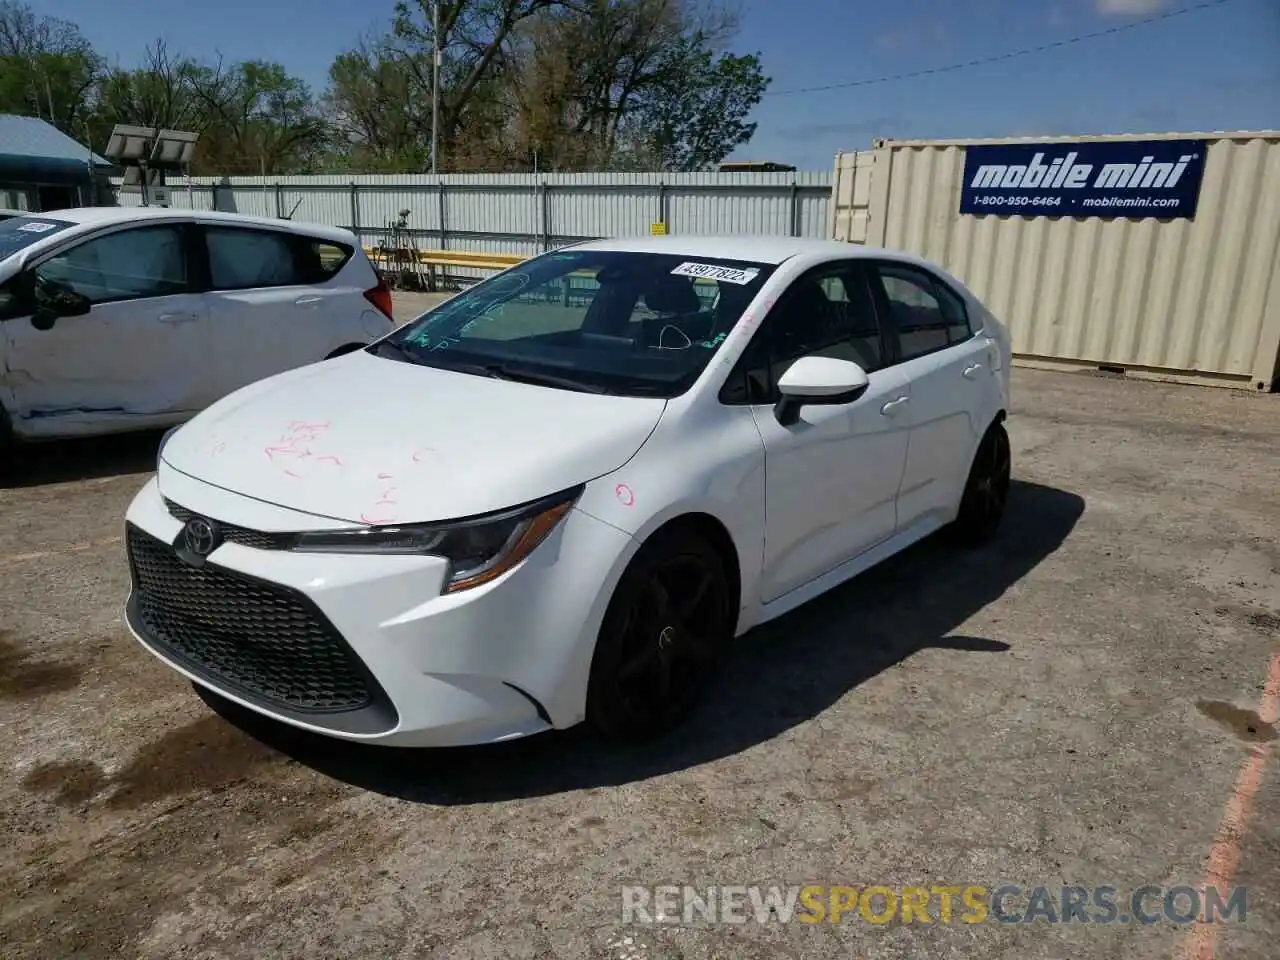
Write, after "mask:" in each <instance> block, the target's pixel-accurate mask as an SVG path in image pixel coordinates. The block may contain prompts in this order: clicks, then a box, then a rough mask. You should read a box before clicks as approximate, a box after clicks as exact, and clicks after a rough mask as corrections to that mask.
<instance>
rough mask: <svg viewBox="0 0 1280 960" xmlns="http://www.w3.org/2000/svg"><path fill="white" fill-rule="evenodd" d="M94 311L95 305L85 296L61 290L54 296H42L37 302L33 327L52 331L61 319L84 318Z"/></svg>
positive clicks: (33, 316) (72, 291)
mask: <svg viewBox="0 0 1280 960" xmlns="http://www.w3.org/2000/svg"><path fill="white" fill-rule="evenodd" d="M92 309H93V303H92V302H91V301H90V300H89V298H88V297H86V296H85V295H84V294H82V293H76V292H75V291H74V290H65V289H64V290H59V291H58V292H57V293H56V294H53V295H52V296H48V295H46V296H42V297H40V298H39V299H38V300H37V306H36V309H35V312H34V313H33V314H32V315H31V325H32V326H33V327H35V328H36V329H37V330H50V329H52V328H53V325H54V323H56V322H57V320H58V318H59V317H83V316H84V315H85V314H87V313H88V312H89V311H90V310H92Z"/></svg>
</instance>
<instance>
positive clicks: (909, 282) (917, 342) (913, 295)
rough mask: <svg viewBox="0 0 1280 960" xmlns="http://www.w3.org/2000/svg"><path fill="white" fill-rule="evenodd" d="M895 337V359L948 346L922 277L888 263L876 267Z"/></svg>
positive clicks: (937, 306)
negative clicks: (896, 346) (897, 353)
mask: <svg viewBox="0 0 1280 960" xmlns="http://www.w3.org/2000/svg"><path fill="white" fill-rule="evenodd" d="M876 270H877V272H878V273H879V275H880V283H881V285H882V286H883V287H884V293H885V297H886V298H887V300H888V303H889V316H890V318H891V321H892V325H893V328H894V329H896V331H897V334H898V349H899V360H902V361H906V360H914V359H915V358H916V357H923V356H926V355H927V354H930V353H934V352H935V351H938V350H942V349H944V348H946V347H948V346H950V344H951V339H950V335H949V334H948V332H947V326H948V324H947V318H946V315H945V314H944V313H943V311H942V304H940V303H939V302H938V297H937V295H936V294H935V293H934V289H933V283H932V281H931V280H930V279H929V277H928V276H927V275H925V274H922V273H918V272H916V271H915V270H911V269H906V268H902V267H898V266H894V265H891V264H880V265H878V266H877V267H876Z"/></svg>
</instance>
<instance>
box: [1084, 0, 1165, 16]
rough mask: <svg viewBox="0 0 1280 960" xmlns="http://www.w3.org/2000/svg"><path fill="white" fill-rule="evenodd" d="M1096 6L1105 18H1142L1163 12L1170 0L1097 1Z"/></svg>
mask: <svg viewBox="0 0 1280 960" xmlns="http://www.w3.org/2000/svg"><path fill="white" fill-rule="evenodd" d="M1096 4H1097V7H1098V12H1099V13H1100V14H1102V15H1103V16H1104V17H1141V16H1146V15H1147V14H1152V13H1158V12H1159V11H1161V10H1163V9H1164V8H1165V7H1167V6H1168V5H1169V0H1096Z"/></svg>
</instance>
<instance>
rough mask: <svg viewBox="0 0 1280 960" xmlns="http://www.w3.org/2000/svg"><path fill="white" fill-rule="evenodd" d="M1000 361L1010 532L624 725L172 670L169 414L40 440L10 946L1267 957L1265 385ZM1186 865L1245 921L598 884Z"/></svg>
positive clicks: (5, 885) (1276, 511) (828, 610)
mask: <svg viewBox="0 0 1280 960" xmlns="http://www.w3.org/2000/svg"><path fill="white" fill-rule="evenodd" d="M418 309H420V307H418V306H414V307H408V306H406V312H407V313H409V314H410V315H412V314H413V313H416V312H417V310H418ZM1014 387H1015V390H1016V395H1015V409H1014V413H1013V415H1012V416H1011V418H1010V420H1009V430H1010V434H1011V437H1012V442H1013V448H1014V457H1015V487H1014V490H1013V493H1012V498H1011V502H1010V506H1009V512H1008V515H1007V518H1006V522H1005V526H1004V528H1003V530H1002V533H1001V535H1000V536H999V538H998V540H997V542H995V543H994V544H993V545H992V546H990V547H989V548H988V549H985V550H983V551H980V552H976V553H963V552H957V551H955V550H952V549H950V548H948V547H945V546H943V545H941V544H939V543H937V542H934V541H929V542H926V543H923V544H920V545H919V546H917V547H915V548H913V549H912V550H910V551H908V552H907V553H906V554H905V555H903V556H900V557H898V558H896V559H894V560H892V561H890V562H889V563H887V564H886V565H884V566H882V567H880V568H878V569H876V570H874V571H871V572H870V573H868V574H867V575H865V576H863V577H861V578H859V579H858V580H857V581H855V582H853V583H851V584H849V585H847V586H845V587H843V588H841V589H839V590H837V591H834V592H833V593H832V594H830V595H828V596H826V597H824V598H821V599H819V600H817V601H815V602H813V603H811V604H809V605H807V606H806V607H804V608H802V609H800V610H799V611H797V612H795V613H794V614H791V615H788V616H787V617H785V618H783V619H782V620H780V621H777V622H775V623H773V624H770V625H768V626H767V627H764V628H762V629H759V630H757V631H754V632H753V633H752V634H750V635H748V636H747V637H745V638H743V639H742V640H741V641H740V643H739V645H738V648H737V649H736V650H735V651H734V653H733V655H732V656H731V658H730V659H729V662H728V663H727V664H726V668H725V670H724V672H723V675H722V678H721V681H720V683H719V684H718V685H717V687H716V689H715V690H714V692H713V694H712V695H711V697H710V699H709V702H708V703H707V704H706V706H705V708H704V709H703V710H702V711H701V712H700V713H699V714H698V715H697V716H696V717H695V718H694V719H693V721H692V722H691V723H690V724H689V725H688V726H687V727H685V728H684V729H682V730H681V731H680V732H679V733H678V734H677V735H674V736H672V737H670V738H669V739H667V740H665V741H663V742H659V743H653V744H649V745H646V746H643V747H634V748H628V749H609V748H605V747H603V746H600V745H598V744H597V743H595V742H594V741H593V740H592V739H591V737H589V736H587V735H585V734H584V733H582V732H580V731H569V732H566V733H563V734H557V735H552V736H547V737H543V738H538V739H535V740H530V741H526V742H523V743H512V744H507V745H503V746H500V747H495V748H484V749H468V750H456V751H437V752H424V751H415V752H398V751H386V750H369V749H355V748H352V747H349V746H346V745H343V744H340V743H336V742H329V741H325V740H321V739H318V738H309V737H305V736H300V735H298V734H296V733H292V732H289V731H287V730H284V729H282V728H280V727H277V726H274V725H272V724H270V723H266V722H264V721H261V720H258V719H256V718H253V717H250V716H247V715H245V714H243V713H241V712H238V711H236V710H234V709H232V708H231V707H230V706H229V705H227V704H225V703H224V702H220V701H218V700H217V699H216V698H213V697H210V696H200V695H197V693H196V692H195V691H194V690H193V688H192V686H191V685H189V684H187V683H185V682H184V681H183V680H181V679H180V678H179V677H178V676H177V675H176V674H174V673H172V672H170V671H169V670H167V669H166V668H164V667H163V666H161V665H160V664H159V663H158V662H157V661H156V660H154V659H153V658H152V657H151V656H150V655H148V654H147V653H146V652H145V651H143V650H142V649H141V648H140V647H139V646H138V645H136V644H135V642H134V641H133V640H131V639H130V638H129V637H128V636H127V635H126V632H125V630H124V628H123V627H122V625H121V622H120V612H121V606H122V604H123V602H124V599H125V596H126V592H127V589H128V582H127V581H128V578H127V572H126V567H125V562H124V557H123V553H122V547H121V542H120V535H121V519H122V516H123V514H124V511H125V508H126V505H127V504H128V502H129V500H130V498H131V497H132V496H133V494H134V493H135V491H136V490H137V489H138V488H139V487H140V486H141V485H142V484H143V482H144V481H145V480H146V478H147V476H148V474H149V472H150V470H151V467H152V464H153V458H154V454H155V445H156V440H157V438H156V436H154V435H148V436H139V437H133V438H126V439H113V440H110V441H103V442H91V443H79V444H69V445H59V446H57V447H50V448H47V449H43V450H41V451H39V456H38V459H37V462H35V463H34V464H33V465H31V466H30V467H29V468H28V469H27V470H25V471H24V472H23V473H22V474H20V475H19V476H18V477H17V478H16V479H15V480H13V481H10V482H9V483H8V485H7V486H4V487H0V516H2V517H3V521H4V522H3V523H2V524H0V769H3V771H4V772H5V774H6V775H5V776H4V778H3V780H2V781H0V833H2V835H3V837H4V842H3V844H2V845H0V955H3V956H4V957H5V958H17V957H51V958H52V957H57V958H65V957H85V958H97V957H103V958H106V957H112V958H115V957H124V956H128V957H139V958H162V957H164V958H167V957H193V958H224V957H225V958H261V957H299V958H303V957H305V958H309V960H314V958H327V957H353V956H361V957H379V958H419V957H441V958H444V957H448V958H470V957H476V958H546V957H558V958H616V960H641V958H644V960H650V958H652V960H658V958H687V960H702V958H712V957H717V958H726V960H751V958H774V957H793V958H794V957H815V958H824V957H853V956H873V957H877V958H898V957H924V958H953V957H954V958H961V957H982V958H984V960H1002V958H1008V960H1062V958H1067V957H1070V958H1073V960H1102V958H1125V960H1146V958H1151V960H1154V958H1172V957H1180V958H1183V957H1185V958H1186V960H1193V958H1194V960H1200V958H1201V957H1210V956H1214V957H1220V958H1222V957H1230V958H1256V960H1264V958H1268V957H1274V956H1275V955H1276V954H1275V944H1276V943H1277V942H1280V913H1278V912H1277V908H1276V904H1277V901H1278V900H1280V758H1277V757H1276V756H1275V752H1276V750H1277V745H1276V743H1274V742H1273V741H1274V739H1275V736H1276V730H1275V722H1274V721H1275V717H1274V715H1273V712H1274V698H1269V696H1268V694H1267V692H1266V691H1265V690H1264V685H1265V684H1266V682H1267V677H1268V671H1269V670H1273V671H1275V672H1274V673H1273V677H1275V678H1276V679H1273V681H1272V685H1273V692H1275V691H1274V687H1275V686H1277V684H1280V667H1273V666H1272V663H1273V658H1277V657H1280V616H1278V614H1280V484H1278V483H1277V476H1280V397H1277V396H1255V395H1242V394H1237V393H1234V392H1229V391H1220V390H1212V389H1204V388H1192V387H1176V386H1165V385H1157V384H1150V383H1138V382H1125V381H1120V380H1114V379H1108V378H1103V377H1093V376H1087V375H1068V374H1059V373H1046V372H1034V371H1027V370H1019V371H1017V372H1016V374H1015V377H1014ZM1276 663H1277V664H1280V659H1278V660H1277V661H1276ZM1260 703H1261V704H1262V707H1261V712H1262V714H1263V715H1262V716H1259V715H1258V713H1257V712H1256V711H1258V710H1259V704H1260ZM1206 878H1209V879H1210V880H1213V879H1216V880H1217V881H1218V882H1221V883H1223V884H1226V885H1232V884H1245V885H1247V887H1248V895H1247V911H1248V912H1247V920H1246V922H1245V923H1244V924H1227V925H1218V926H1214V927H1207V926H1205V925H1192V926H1182V925H1178V924H1175V923H1173V922H1171V921H1161V922H1159V923H1156V924H1152V925H1139V924H1133V923H1131V924H1119V923H1116V924H1111V925H1100V924H1096V923H1094V924H1088V925H1085V924H1081V923H1079V922H1074V923H1068V924H1058V925H1053V924H1049V923H1045V922H1043V921H1041V922H1036V923H1016V924H1010V925H1005V924H1001V923H996V922H993V921H988V922H985V923H980V924H963V923H958V922H953V923H950V924H948V923H939V922H935V923H932V924H923V923H919V922H917V923H902V922H900V921H899V920H895V921H894V922H892V923H889V924H887V925H874V924H871V923H868V922H866V921H865V920H864V919H862V918H861V917H860V916H859V915H858V914H857V913H856V912H855V913H853V914H851V915H849V916H846V917H845V919H844V922H842V923H840V924H838V925H835V924H829V923H821V924H817V925H812V926H806V925H803V924H798V923H793V924H789V925H782V924H778V923H765V924H759V923H756V922H754V921H752V922H750V923H747V924H742V925H737V924H721V925H708V924H705V923H701V922H700V923H695V924H693V925H688V926H686V925H683V924H680V925H669V924H651V925H645V924H631V925H625V924H624V923H623V922H622V921H623V917H622V892H621V889H622V885H624V884H646V885H658V884H677V885H679V884H693V885H697V886H706V885H709V884H729V885H748V884H762V885H766V886H768V885H783V886H785V885H791V884H797V885H799V884H852V885H855V886H858V887H862V886H864V885H868V884H883V885H888V886H890V887H895V886H900V885H904V884H921V885H924V886H926V887H929V886H937V885H966V884H981V885H984V886H986V887H987V888H988V889H989V890H991V889H994V888H996V887H998V886H1000V885H1001V884H1004V883H1010V884H1019V885H1021V886H1022V887H1023V888H1024V889H1028V888H1031V887H1034V886H1038V885H1044V886H1048V887H1050V888H1052V889H1057V888H1059V887H1060V886H1062V885H1064V884H1080V885H1084V886H1087V887H1094V886H1098V885H1108V886H1112V887H1115V888H1117V889H1118V890H1119V891H1120V895H1119V896H1120V898H1121V900H1122V901H1123V898H1124V897H1125V896H1127V892H1128V891H1132V890H1134V889H1135V888H1138V887H1141V886H1143V885H1146V884H1151V885H1157V886H1166V887H1167V886H1170V885H1174V884H1181V883H1186V884H1191V885H1200V884H1202V883H1204V882H1207V881H1206ZM1010 904H1011V908H1013V909H1016V904H1015V902H1014V901H1010ZM1150 904H1151V905H1155V906H1158V898H1156V900H1154V901H1151V902H1150ZM934 916H935V918H936V917H937V912H936V908H935V911H934ZM1268 943H1270V944H1272V946H1271V947H1270V948H1268V947H1267V946H1266V944H1268ZM1205 950H1208V951H1210V952H1204V951H1205ZM1213 951H1216V952H1213Z"/></svg>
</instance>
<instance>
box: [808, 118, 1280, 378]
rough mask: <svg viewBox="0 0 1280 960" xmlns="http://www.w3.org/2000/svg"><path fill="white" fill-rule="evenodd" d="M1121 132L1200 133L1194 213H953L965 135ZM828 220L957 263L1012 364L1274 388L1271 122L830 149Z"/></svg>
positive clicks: (834, 226) (1023, 141) (1277, 173)
mask: <svg viewBox="0 0 1280 960" xmlns="http://www.w3.org/2000/svg"><path fill="white" fill-rule="evenodd" d="M1126 141H1128V142H1135V141H1205V143H1206V150H1205V156H1204V159H1203V168H1202V173H1201V176H1200V180H1199V191H1198V196H1197V197H1194V198H1193V200H1192V203H1193V205H1194V206H1193V211H1194V212H1193V216H1190V217H1185V216H1183V217H1169V218H1157V216H1155V215H1150V216H1149V217H1148V218H1146V219H1138V218H1134V217H1129V218H1126V217H1123V216H1118V215H1113V214H1110V212H1109V211H1107V212H1106V215H1088V216H1081V215H1069V216H1054V215H1035V212H1032V213H1031V214H1022V213H1019V214H1016V215H1015V214H1006V213H990V214H987V213H975V214H968V213H965V214H962V213H961V212H960V208H961V195H962V191H963V188H964V186H965V178H964V173H965V159H966V153H967V151H968V149H969V148H971V147H979V146H987V145H994V146H1009V145H1041V144H1043V145H1054V146H1056V145H1062V146H1063V149H1064V150H1070V149H1072V148H1071V145H1073V144H1075V145H1080V146H1079V149H1080V150H1088V149H1094V150H1096V149H1097V148H1096V147H1093V146H1091V145H1094V144H1124V143H1125V142H1126ZM1171 146H1172V149H1174V150H1175V151H1176V150H1177V149H1179V148H1178V145H1177V144H1173V145H1171ZM1108 149H1114V148H1108ZM1121 149H1123V148H1121ZM1049 152H1051V151H1048V152H1046V156H1048V154H1049ZM1068 156H1069V154H1068ZM1185 156H1189V154H1188V155H1185ZM1068 163H1070V160H1068ZM984 169H985V168H984ZM1014 169H1017V170H1018V171H1024V170H1025V168H1024V167H1019V168H1010V170H1011V171H1012V170H1014ZM1033 169H1036V170H1039V169H1040V168H1035V167H1033ZM999 170H1000V171H1003V170H1004V168H1003V167H1001V168H999ZM1063 172H1064V173H1065V168H1063ZM1143 172H1144V170H1143V169H1139V170H1138V173H1139V174H1141V173H1143ZM1152 172H1153V173H1154V174H1161V175H1163V174H1162V173H1161V171H1154V170H1153V171H1152ZM1166 172H1167V171H1166ZM1021 175H1022V174H1021V173H1016V174H1014V173H1011V177H1012V179H1013V180H1015V181H1016V179H1017V177H1018V176H1021ZM984 176H985V175H984ZM996 176H998V174H995V173H993V174H992V176H990V177H986V182H994V180H993V178H994V177H996ZM1058 179H1059V181H1061V180H1062V179H1063V178H1062V177H1059V178H1058ZM1151 180H1152V176H1148V177H1147V178H1146V180H1144V181H1143V183H1142V184H1141V185H1142V186H1144V187H1145V186H1147V185H1148V183H1149V182H1150V181H1151ZM1156 180H1157V185H1159V182H1158V181H1159V177H1158V176H1157V177H1156ZM974 182H977V181H976V180H975V181H974ZM1037 185H1039V184H1037ZM1135 185H1137V181H1136V179H1135V181H1134V183H1133V184H1131V186H1135ZM970 186H971V187H972V183H971V184H970ZM1015 187H1016V183H1015ZM1047 212H1048V213H1050V214H1052V211H1047ZM828 219H829V222H830V226H831V235H832V236H833V237H834V238H836V239H838V240H844V241H848V242H853V243H865V244H868V245H871V246H884V247H890V248H894V249H900V250H906V251H909V252H911V253H915V254H917V255H919V256H923V257H926V258H928V259H930V260H933V261H935V262H937V263H939V264H941V265H942V266H943V267H944V268H946V269H947V270H949V271H950V272H952V273H953V274H955V275H956V276H957V277H959V278H960V279H961V280H963V281H964V282H965V283H966V284H968V285H969V286H970V287H971V288H972V289H973V291H974V292H975V293H976V294H977V295H978V296H979V297H980V298H982V299H983V301H984V302H986V303H987V304H988V305H989V306H990V308H991V309H992V311H993V312H994V313H995V314H996V315H997V316H999V317H1000V318H1001V319H1003V320H1004V321H1005V322H1006V323H1007V324H1008V326H1009V329H1010V333H1011V335H1012V339H1013V349H1014V353H1015V355H1016V356H1017V357H1018V358H1019V361H1020V362H1022V363H1024V364H1027V365H1039V366H1051V367H1071V368H1078V367H1082V366H1084V367H1089V368H1102V369H1114V370H1117V371H1123V372H1124V373H1126V374H1128V375H1131V376H1140V377H1153V378H1157V379H1169V380H1179V381H1189V382H1199V383H1212V384H1216V385H1224V386H1234V387H1241V388H1247V389H1258V390H1267V389H1276V387H1277V382H1276V381H1277V374H1278V373H1280V370H1278V364H1280V132H1275V131H1268V132H1257V133H1250V132H1247V133H1221V132H1218V133H1199V134H1197V133H1187V134H1158V135H1157V134H1150V135H1133V136H1101V137H1046V138H1042V139H1039V138H1037V139H1032V138H1020V139H1008V140H974V141H893V140H882V141H877V142H876V144H875V149H873V150H870V151H861V152H857V153H843V154H838V155H837V157H836V163H835V173H834V179H833V183H832V197H831V206H830V210H829V214H828Z"/></svg>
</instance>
